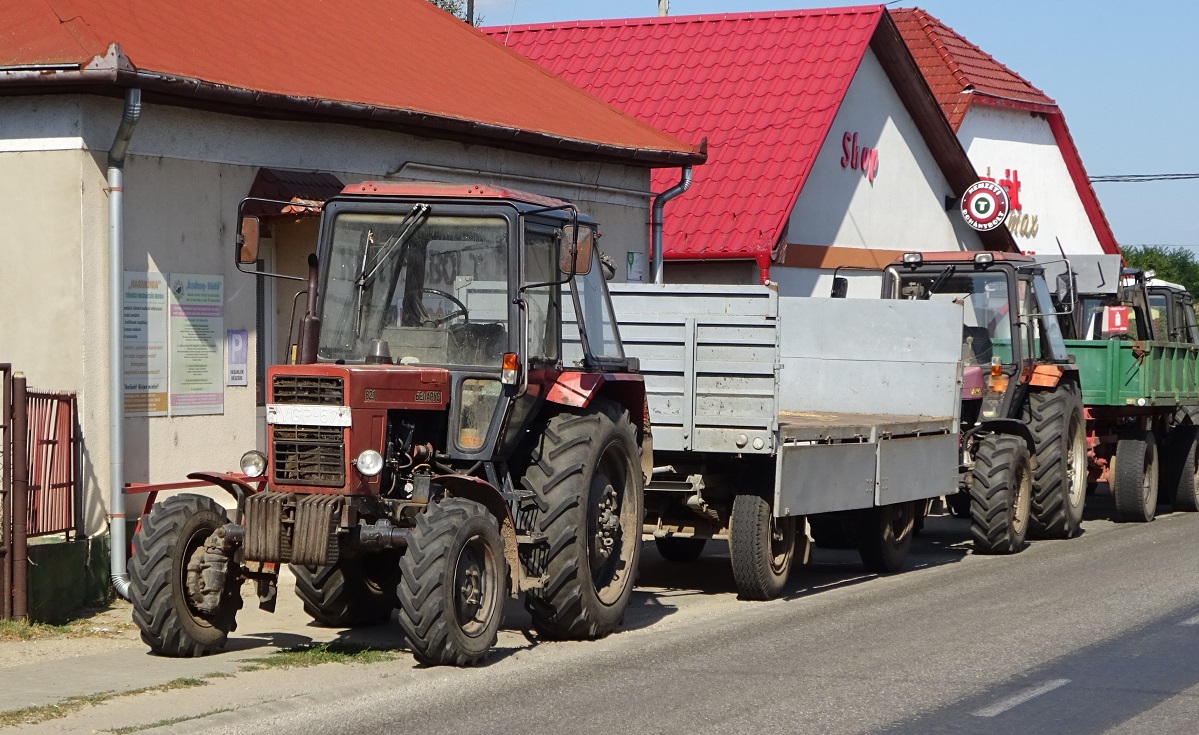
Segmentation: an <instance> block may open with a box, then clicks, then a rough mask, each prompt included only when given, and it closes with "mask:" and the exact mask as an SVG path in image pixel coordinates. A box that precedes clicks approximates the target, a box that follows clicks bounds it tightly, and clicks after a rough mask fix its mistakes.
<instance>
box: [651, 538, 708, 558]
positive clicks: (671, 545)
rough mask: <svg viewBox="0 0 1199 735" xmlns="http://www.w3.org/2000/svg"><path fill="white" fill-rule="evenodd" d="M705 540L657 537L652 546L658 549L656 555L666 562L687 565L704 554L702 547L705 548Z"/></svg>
mask: <svg viewBox="0 0 1199 735" xmlns="http://www.w3.org/2000/svg"><path fill="white" fill-rule="evenodd" d="M707 544H708V540H707V539H706V538H675V537H673V536H658V537H655V538H654V545H655V546H657V547H658V554H660V555H661V557H662V558H663V559H665V560H666V561H672V562H675V563H676V564H687V563H690V562H693V561H695V560H696V559H698V558H699V557H700V555H701V554H703V553H704V547H705V546H707Z"/></svg>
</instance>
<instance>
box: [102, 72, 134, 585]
mask: <svg viewBox="0 0 1199 735" xmlns="http://www.w3.org/2000/svg"><path fill="white" fill-rule="evenodd" d="M141 115H142V91H141V90H140V89H137V88H130V89H127V90H126V91H125V110H124V113H123V114H122V115H121V124H120V126H119V127H118V128H117V135H116V137H115V138H114V139H113V141H112V147H111V148H110V149H109V151H108V442H109V443H108V482H109V493H110V510H109V514H108V533H109V540H110V542H111V543H110V544H109V556H110V557H111V560H112V562H111V567H110V570H111V573H112V586H113V589H115V590H116V593H117V594H118V595H120V596H121V597H124V598H125V599H126V600H128V599H129V570H128V567H127V566H126V559H125V554H126V548H127V546H128V542H127V541H126V539H125V382H124V365H123V362H122V359H123V356H122V354H121V352H122V349H121V347H122V345H121V334H122V329H121V312H122V310H123V309H122V307H123V303H122V302H123V299H124V292H125V278H124V270H125V264H124V260H125V241H124V238H125V232H124V216H125V209H124V195H125V153H126V152H128V150H129V140H130V138H132V137H133V128H134V127H135V126H136V125H137V121H138V119H139V118H140V117H141Z"/></svg>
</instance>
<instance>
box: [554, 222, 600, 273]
mask: <svg viewBox="0 0 1199 735" xmlns="http://www.w3.org/2000/svg"><path fill="white" fill-rule="evenodd" d="M594 246H595V231H594V230H593V229H591V228H590V227H576V226H575V225H566V226H565V227H563V228H562V256H561V259H560V261H559V263H558V270H560V271H562V273H563V274H564V275H568V276H585V275H587V274H588V273H590V272H591V261H592V249H593V248H594Z"/></svg>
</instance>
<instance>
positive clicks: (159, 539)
mask: <svg viewBox="0 0 1199 735" xmlns="http://www.w3.org/2000/svg"><path fill="white" fill-rule="evenodd" d="M228 523H229V517H228V516H227V515H226V514H225V509H224V508H222V507H221V506H220V504H219V503H217V502H216V501H215V500H213V499H212V498H208V497H205V496H202V495H193V494H184V495H175V496H172V497H169V498H167V499H166V500H164V501H162V502H161V503H157V504H156V505H155V506H154V508H153V510H151V511H150V513H149V515H147V516H146V517H145V518H143V519H142V524H141V528H139V529H138V531H137V533H136V534H135V535H134V537H133V558H132V559H130V561H129V582H130V584H129V592H130V600H131V601H132V602H133V622H134V623H136V624H137V627H138V629H140V630H141V634H142V640H143V641H145V642H146V644H147V645H149V646H150V650H152V651H153V652H154V653H157V654H160V655H163V656H175V657H191V656H204V655H206V654H209V653H213V652H214V651H219V650H220V649H222V648H224V647H225V641H226V640H228V637H229V632H230V631H232V630H233V629H234V628H236V627H237V624H236V617H237V611H238V610H240V609H241V605H242V599H241V586H240V579H239V576H238V574H237V571H238V570H237V566H236V564H235V563H234V562H233V561H232V560H229V561H227V562H225V569H224V570H222V571H224V573H225V575H226V577H225V579H226V582H225V587H224V590H223V591H222V593H221V597H220V604H219V607H218V609H217V610H216V612H215V613H212V614H207V613H203V612H201V611H200V610H199V608H198V607H197V606H196V601H195V600H194V599H193V597H192V595H191V594H190V593H189V590H188V585H187V579H188V571H189V570H188V567H189V566H193V567H195V566H196V565H197V564H199V563H201V562H202V561H205V560H204V557H205V549H204V544H205V542H206V541H208V538H209V537H210V536H212V535H213V533H214V532H215V531H216V530H217V529H218V528H221V527H222V526H224V525H226V524H228ZM113 551H114V553H120V549H114V550H113ZM193 576H196V575H195V572H194V570H193Z"/></svg>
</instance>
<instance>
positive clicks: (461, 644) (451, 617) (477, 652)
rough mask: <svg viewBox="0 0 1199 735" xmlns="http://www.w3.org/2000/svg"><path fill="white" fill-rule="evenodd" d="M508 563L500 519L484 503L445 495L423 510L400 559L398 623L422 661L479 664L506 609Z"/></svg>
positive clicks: (434, 663) (497, 632)
mask: <svg viewBox="0 0 1199 735" xmlns="http://www.w3.org/2000/svg"><path fill="white" fill-rule="evenodd" d="M507 585H508V567H507V563H506V562H505V561H504V542H503V540H502V539H501V538H500V531H499V527H498V525H497V524H496V520H495V518H494V517H493V516H492V515H491V513H489V512H488V511H487V508H485V507H484V506H483V505H482V504H481V503H476V502H475V501H473V500H464V499H462V498H447V499H445V500H442V501H440V502H436V503H432V504H431V505H430V506H429V507H428V508H427V509H426V510H425V511H423V512H421V513H419V514H417V516H416V526H415V527H414V528H413V529H412V533H411V534H410V535H409V540H408V550H407V551H406V552H405V553H404V555H403V556H402V557H401V558H400V584H399V587H398V589H397V592H396V594H397V596H398V598H399V602H400V614H399V620H400V626H401V627H402V628H403V629H404V635H405V636H406V637H407V639H408V645H410V646H411V647H412V653H413V655H414V656H415V657H416V660H417V661H420V662H421V663H424V664H430V665H434V666H437V665H449V666H473V665H474V664H477V663H479V662H480V661H482V660H483V658H484V657H485V656H486V655H487V653H488V651H490V650H491V647H492V646H494V645H495V641H496V638H497V636H498V635H499V629H500V622H501V620H502V618H503V615H504V594H505V591H506V590H507Z"/></svg>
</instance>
